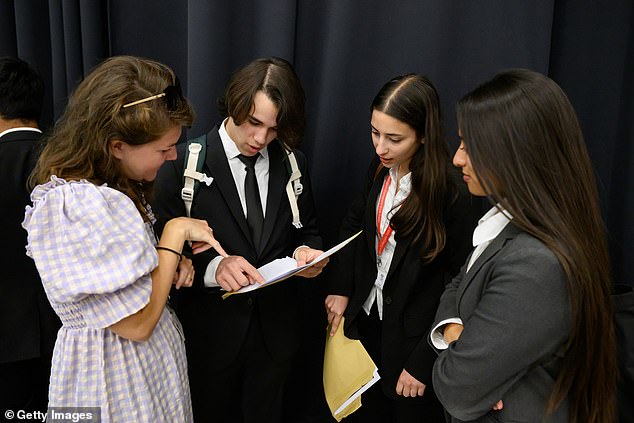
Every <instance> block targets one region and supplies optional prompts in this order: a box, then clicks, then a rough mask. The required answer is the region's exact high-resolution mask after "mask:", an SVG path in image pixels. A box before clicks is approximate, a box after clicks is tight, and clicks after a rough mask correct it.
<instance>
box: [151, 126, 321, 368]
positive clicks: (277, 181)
mask: <svg viewBox="0 0 634 423" xmlns="http://www.w3.org/2000/svg"><path fill="white" fill-rule="evenodd" d="M185 147H186V145H185V144H181V145H179V146H178V149H177V151H178V159H177V160H176V161H173V162H167V163H166V164H165V165H164V166H163V167H162V168H161V170H160V171H159V175H158V177H157V179H156V182H155V187H156V190H155V191H156V195H155V201H154V203H153V206H154V209H155V210H156V211H157V213H158V215H159V216H160V217H161V218H165V219H169V218H173V217H177V216H185V207H184V204H183V200H182V199H181V197H180V191H181V188H182V187H183V162H184V158H185ZM268 152H269V189H268V197H267V204H266V215H265V220H264V228H263V235H262V240H263V242H264V243H265V245H264V246H263V247H262V251H261V253H260V254H259V255H258V254H257V252H256V250H255V248H254V246H253V244H252V241H251V236H250V234H249V228H248V226H247V221H246V218H245V216H244V212H243V211H242V206H241V204H240V199H239V197H238V191H237V190H236V186H235V182H234V179H233V175H232V174H231V169H230V167H229V163H228V161H227V157H226V154H225V151H224V149H223V147H222V141H221V139H220V135H219V134H218V127H217V126H216V127H214V129H212V130H211V132H209V134H207V154H206V162H205V167H204V170H203V171H204V172H205V173H206V174H207V175H209V176H211V177H213V178H214V180H213V183H212V184H211V186H209V187H207V186H206V185H204V184H200V187H199V189H198V190H197V192H196V194H195V197H194V201H193V204H192V209H191V216H192V217H194V218H198V219H205V220H207V222H208V223H209V225H210V226H211V227H212V228H213V230H214V236H215V237H216V239H218V241H220V243H221V244H222V246H223V248H224V249H225V251H227V253H228V254H231V255H240V256H243V257H244V258H245V259H247V260H248V261H249V263H251V264H252V265H254V266H255V267H256V268H257V267H259V266H261V265H263V264H266V263H268V262H270V261H272V260H274V259H277V258H281V257H285V256H290V255H291V254H292V253H293V251H294V250H295V248H297V247H298V246H300V245H308V246H310V247H312V248H321V238H320V237H319V234H318V230H317V221H316V218H315V210H314V204H313V198H312V191H311V184H310V178H309V176H308V167H307V164H306V158H305V157H304V155H303V154H302V153H301V152H299V151H295V155H296V157H297V162H298V165H299V168H300V170H301V172H302V184H303V186H304V190H303V193H302V194H301V195H300V196H299V199H298V206H299V209H300V216H301V222H302V224H303V228H301V229H295V228H294V227H293V226H292V223H291V222H292V213H291V209H290V206H289V203H288V198H287V196H286V190H285V189H286V183H287V182H288V179H289V175H290V173H289V171H288V169H287V163H286V161H287V158H286V153H285V152H284V151H283V149H282V147H281V144H280V143H279V142H278V141H273V142H272V143H271V144H269V146H268ZM216 256H217V253H216V252H215V251H214V250H213V249H212V250H209V251H206V252H204V253H201V254H198V255H196V256H194V257H193V260H194V266H195V269H196V277H195V281H194V286H193V287H192V288H189V289H181V290H179V292H178V296H179V298H178V299H177V313H178V316H179V318H180V320H181V323H182V324H183V328H184V331H185V342H186V347H187V353H188V359H189V360H190V361H196V360H204V361H207V362H209V363H212V366H215V367H217V368H221V367H224V366H226V365H228V364H229V363H230V362H231V360H232V359H233V358H234V357H235V356H236V355H237V353H238V352H239V350H240V347H241V345H242V344H243V341H244V339H245V336H246V333H247V329H248V327H249V322H250V321H251V319H252V318H257V319H259V322H260V324H261V327H262V331H263V334H264V338H265V342H266V345H267V348H268V349H269V351H270V353H271V355H272V356H273V357H274V358H275V359H280V360H285V359H288V358H290V357H291V356H292V355H293V354H294V353H295V352H296V351H297V349H298V348H299V343H300V327H299V321H298V319H299V310H300V307H301V304H298V301H299V294H298V289H297V288H298V287H297V284H298V283H301V281H302V278H293V279H291V280H288V281H284V282H281V283H278V284H276V285H273V286H270V287H267V288H265V289H261V290H257V291H254V292H251V293H247V294H240V295H233V296H231V297H229V298H227V299H226V300H223V299H222V298H221V296H222V294H223V293H224V291H221V290H220V289H219V288H205V287H204V286H203V276H204V274H205V270H206V268H207V265H208V264H209V262H210V261H211V260H212V259H213V258H214V257H216Z"/></svg>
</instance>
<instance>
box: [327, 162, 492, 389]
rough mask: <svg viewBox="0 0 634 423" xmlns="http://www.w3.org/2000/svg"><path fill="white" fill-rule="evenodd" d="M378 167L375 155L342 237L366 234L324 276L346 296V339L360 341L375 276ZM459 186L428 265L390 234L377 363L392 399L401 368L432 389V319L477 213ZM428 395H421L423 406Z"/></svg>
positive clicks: (406, 241)
mask: <svg viewBox="0 0 634 423" xmlns="http://www.w3.org/2000/svg"><path fill="white" fill-rule="evenodd" d="M378 165H379V161H378V159H376V158H375V159H374V161H373V162H372V164H371V165H370V168H369V170H368V175H367V179H366V182H365V186H364V189H363V192H362V194H361V195H360V196H359V197H358V198H357V199H356V200H355V201H354V203H353V204H352V206H351V208H350V211H349V213H348V215H347V216H346V218H345V219H344V221H343V224H342V229H341V237H342V238H345V237H348V236H350V235H351V234H353V233H356V232H358V231H359V230H360V229H363V231H364V232H363V236H361V237H359V238H357V240H358V242H356V243H355V246H354V248H350V247H348V248H346V249H344V250H342V251H341V253H340V254H339V256H338V257H337V258H336V259H335V261H334V263H333V264H332V268H331V269H330V273H329V275H330V276H331V281H330V283H329V285H330V286H329V291H330V293H332V294H339V295H346V296H348V297H349V298H350V300H349V303H348V307H347V309H346V312H345V318H346V320H345V327H344V330H345V333H346V336H348V337H350V338H359V337H360V333H359V331H358V325H357V322H358V321H357V318H358V317H359V315H360V314H362V313H363V314H364V313H365V311H364V310H363V308H362V306H363V303H364V302H365V300H366V298H367V297H368V295H369V293H370V290H371V289H372V286H373V285H374V281H375V280H376V276H377V268H376V249H375V238H376V201H377V197H378V196H379V195H380V192H381V187H382V185H383V179H384V177H385V175H386V173H387V172H388V169H387V168H384V169H382V170H381V171H380V172H379V173H378V174H376V170H377V168H378ZM375 175H376V177H375ZM457 186H458V190H457V191H454V192H452V193H448V194H447V196H446V206H445V213H444V223H445V229H446V231H447V241H446V245H445V248H444V250H443V251H442V253H441V254H440V256H439V257H438V258H436V259H435V260H434V261H433V262H432V263H430V264H425V263H424V262H423V261H422V259H421V257H420V251H421V245H420V243H419V242H415V243H414V242H412V240H411V239H410V238H402V237H399V235H398V233H396V234H395V237H396V249H395V251H394V256H393V258H392V263H391V265H390V269H389V271H388V275H387V278H386V281H385V284H384V287H383V320H382V340H381V345H382V346H381V360H382V362H381V363H377V366H378V368H379V374H380V375H381V381H382V386H383V391H384V392H385V394H386V395H388V396H390V397H396V394H395V389H396V382H397V381H398V378H399V376H400V374H401V372H402V370H403V369H406V370H407V371H408V372H409V373H410V374H411V375H412V376H414V377H415V378H416V379H418V380H419V381H421V382H422V383H424V384H425V385H426V386H427V390H426V393H427V392H429V391H428V390H429V389H431V371H432V366H433V363H434V360H435V359H436V353H435V352H434V351H433V349H432V348H431V347H430V346H429V345H428V343H427V340H426V337H425V335H426V334H427V332H428V331H429V329H430V326H431V324H432V322H433V320H434V315H435V313H436V308H437V306H438V301H439V299H440V296H441V295H442V293H443V290H444V287H445V285H446V284H447V283H448V282H450V281H451V278H452V277H453V276H454V275H455V274H457V273H458V271H459V270H460V266H461V265H462V263H463V262H464V260H465V258H466V256H467V254H468V253H469V251H470V250H471V248H472V246H471V236H472V233H473V228H474V227H475V226H476V223H477V218H478V216H479V212H480V207H476V206H475V205H474V204H472V198H471V196H470V195H469V193H468V192H466V189H465V187H464V185H463V184H458V185H457ZM357 240H355V241H357ZM425 398H426V396H423V397H422V399H421V401H424V400H425Z"/></svg>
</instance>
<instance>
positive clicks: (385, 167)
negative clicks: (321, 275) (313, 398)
mask: <svg viewBox="0 0 634 423" xmlns="http://www.w3.org/2000/svg"><path fill="white" fill-rule="evenodd" d="M439 109H440V106H439V99H438V94H437V92H436V90H435V88H434V87H433V85H432V84H431V82H430V81H429V80H428V79H427V78H425V77H423V76H420V75H416V74H407V75H403V76H399V77H396V78H394V79H392V80H391V81H389V82H387V83H386V84H385V85H384V86H383V87H382V88H381V90H380V91H379V93H378V94H377V95H376V97H375V98H374V101H373V103H372V107H371V111H372V116H371V122H370V124H371V132H372V143H373V144H374V148H375V151H376V157H375V158H374V160H373V161H372V163H371V164H370V167H369V169H368V174H367V179H366V180H365V183H364V187H363V190H362V192H361V193H360V195H359V196H358V197H357V198H356V200H355V201H354V202H353V204H352V206H351V208H350V210H349V212H348V215H347V216H346V218H345V219H344V221H343V224H342V227H341V238H342V239H345V238H347V237H349V236H350V235H352V234H354V233H356V232H358V231H359V230H363V234H362V236H360V237H358V238H356V239H355V241H354V243H355V244H354V247H353V248H351V247H348V248H346V249H344V250H342V251H341V252H340V253H339V256H338V257H337V258H336V260H335V261H334V262H333V269H331V272H330V275H331V276H332V277H331V281H330V284H329V285H330V286H329V293H330V295H328V297H327V298H326V310H327V313H328V322H329V323H330V324H331V335H334V333H335V331H336V329H337V327H338V325H339V323H340V322H341V317H342V316H345V324H344V331H345V335H346V336H347V337H349V338H355V339H361V341H362V343H363V345H364V346H365V348H366V349H367V350H368V352H369V353H370V355H371V356H372V358H373V360H374V361H375V363H376V364H377V367H378V369H379V374H380V375H381V380H380V382H379V383H377V384H375V385H374V386H372V387H371V388H370V389H369V390H368V391H367V392H366V393H364V394H363V399H362V403H363V406H362V407H361V408H360V409H359V410H358V411H356V412H355V413H354V414H352V415H351V416H349V417H348V418H346V421H359V422H364V423H366V422H394V423H399V422H413V421H416V422H438V421H443V420H444V417H443V409H442V406H441V405H440V403H439V402H438V399H437V398H436V396H435V395H434V392H433V387H432V386H431V370H432V366H433V363H434V360H435V358H436V353H435V352H434V351H433V349H432V348H431V347H430V346H429V345H428V342H427V340H426V338H425V335H426V333H427V332H428V331H429V329H430V325H431V324H432V321H433V319H434V314H435V311H436V307H437V305H438V301H439V298H440V295H441V294H442V292H443V289H444V287H445V284H446V283H448V282H449V281H450V280H451V278H452V277H453V276H454V275H456V274H457V273H458V271H459V269H460V266H461V265H462V264H463V263H464V261H465V258H466V256H467V254H468V253H469V251H470V250H471V234H472V232H473V228H474V227H475V225H476V223H477V216H478V215H479V212H480V209H479V208H478V207H475V206H473V205H472V203H471V202H472V199H471V196H470V195H469V193H468V192H467V191H466V190H465V189H464V187H463V186H462V185H463V184H460V183H459V179H458V178H457V177H456V176H455V173H454V172H453V171H452V167H451V160H450V158H449V155H448V152H447V146H446V145H445V142H444V139H443V137H442V130H441V120H440V110H439Z"/></svg>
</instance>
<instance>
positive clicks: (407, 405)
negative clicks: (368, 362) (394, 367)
mask: <svg viewBox="0 0 634 423" xmlns="http://www.w3.org/2000/svg"><path fill="white" fill-rule="evenodd" d="M360 313H361V315H360V316H359V317H357V319H359V332H360V334H361V342H362V343H363V346H364V347H365V349H366V350H367V351H368V353H369V354H370V357H372V360H374V362H375V363H376V365H377V367H378V368H379V374H381V333H382V326H381V320H379V313H378V310H377V308H376V303H374V305H373V306H372V309H371V311H370V315H369V316H367V315H366V314H365V311H363V310H361V311H360ZM386 388H387V389H389V390H396V386H388V387H386ZM425 395H427V393H425ZM361 404H362V405H361V408H359V409H358V410H357V411H355V412H354V413H353V414H351V415H350V416H349V417H346V418H345V420H344V422H345V423H414V422H416V423H444V422H445V414H444V410H443V407H442V405H441V404H440V402H439V401H438V399H437V398H436V396H435V395H433V393H432V394H431V395H429V396H427V397H426V396H423V397H422V398H421V397H417V398H405V397H401V396H397V397H396V398H394V397H391V396H388V395H386V394H385V392H384V386H383V384H382V381H381V380H380V381H379V382H377V383H375V384H374V385H373V386H372V387H371V388H370V389H368V390H367V391H366V392H364V393H363V395H362V396H361Z"/></svg>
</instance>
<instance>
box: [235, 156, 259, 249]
mask: <svg viewBox="0 0 634 423" xmlns="http://www.w3.org/2000/svg"><path fill="white" fill-rule="evenodd" d="M258 157H260V153H258V154H256V155H255V156H252V157H247V156H243V155H242V154H240V155H239V156H238V158H239V159H240V161H241V162H242V163H244V164H245V166H246V168H245V170H246V171H247V176H246V178H245V179H244V194H245V197H246V200H247V223H248V224H249V230H250V231H251V239H252V240H253V245H254V246H255V249H256V250H257V251H259V250H260V238H261V237H262V226H263V225H262V224H263V223H264V214H263V213H262V201H261V200H260V190H259V189H258V180H257V178H256V177H255V162H256V161H257V160H258Z"/></svg>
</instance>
